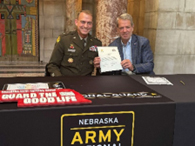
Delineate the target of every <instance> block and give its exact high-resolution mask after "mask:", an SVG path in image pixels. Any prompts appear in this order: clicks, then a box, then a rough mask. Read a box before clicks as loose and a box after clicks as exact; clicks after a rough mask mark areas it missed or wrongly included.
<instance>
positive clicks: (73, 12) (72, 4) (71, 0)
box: [64, 0, 82, 32]
mask: <svg viewBox="0 0 195 146" xmlns="http://www.w3.org/2000/svg"><path fill="white" fill-rule="evenodd" d="M65 10H66V19H65V26H64V28H65V32H69V31H73V30H75V19H76V18H77V14H78V13H79V12H80V11H81V10H82V0H66V7H65Z"/></svg>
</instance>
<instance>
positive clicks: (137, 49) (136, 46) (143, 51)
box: [109, 34, 154, 75]
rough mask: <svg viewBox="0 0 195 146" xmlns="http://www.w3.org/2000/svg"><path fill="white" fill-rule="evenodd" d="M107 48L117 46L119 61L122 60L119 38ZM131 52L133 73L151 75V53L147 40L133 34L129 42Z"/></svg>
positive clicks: (152, 66)
mask: <svg viewBox="0 0 195 146" xmlns="http://www.w3.org/2000/svg"><path fill="white" fill-rule="evenodd" d="M109 46H117V47H118V50H119V53H120V56H121V60H124V57H123V47H122V44H121V37H119V38H117V39H115V40H114V41H113V42H112V43H111V44H110V45H109ZM131 51H132V52H131V54H132V64H133V65H134V67H135V70H134V73H136V74H150V75H153V74H154V72H153V68H154V62H153V53H152V50H151V48H150V43H149V40H148V39H147V38H145V37H142V36H138V35H135V34H133V35H132V40H131Z"/></svg>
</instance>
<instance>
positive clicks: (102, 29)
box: [96, 0, 127, 46]
mask: <svg viewBox="0 0 195 146" xmlns="http://www.w3.org/2000/svg"><path fill="white" fill-rule="evenodd" d="M125 12H127V0H106V1H105V0H98V2H97V17H96V36H97V38H98V39H100V40H102V44H103V46H107V45H109V44H110V43H111V42H112V41H113V40H114V39H115V38H116V37H117V36H118V34H117V25H116V19H117V17H118V16H119V15H121V14H122V13H125ZM102 14H103V15H102Z"/></svg>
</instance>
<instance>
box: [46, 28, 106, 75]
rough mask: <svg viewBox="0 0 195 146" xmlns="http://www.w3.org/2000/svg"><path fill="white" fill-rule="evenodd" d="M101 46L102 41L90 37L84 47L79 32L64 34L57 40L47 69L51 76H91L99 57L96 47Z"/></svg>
mask: <svg viewBox="0 0 195 146" xmlns="http://www.w3.org/2000/svg"><path fill="white" fill-rule="evenodd" d="M101 45H102V43H101V41H100V40H98V39H96V38H94V37H92V36H91V35H88V38H87V44H86V46H85V47H83V43H82V40H81V39H80V37H79V35H78V33H77V31H74V32H70V33H68V34H63V35H61V36H59V37H58V39H57V42H56V44H55V48H54V50H53V52H52V55H51V58H50V61H49V63H48V64H47V66H46V69H47V71H48V72H49V73H50V75H51V76H62V75H63V76H74V75H81V76H85V75H90V74H91V73H92V71H93V68H94V66H93V60H94V57H96V56H98V53H97V49H96V47H97V46H101Z"/></svg>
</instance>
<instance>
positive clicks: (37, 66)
mask: <svg viewBox="0 0 195 146" xmlns="http://www.w3.org/2000/svg"><path fill="white" fill-rule="evenodd" d="M45 65H46V64H45V63H34V64H5V65H2V64H1V65H0V77H23V76H24V77H27V76H29V77H30V76H44V75H45Z"/></svg>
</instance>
